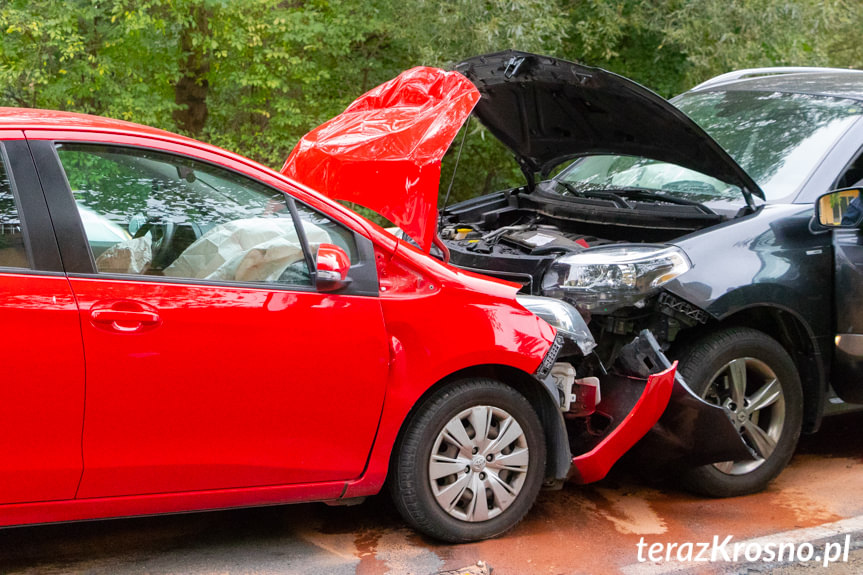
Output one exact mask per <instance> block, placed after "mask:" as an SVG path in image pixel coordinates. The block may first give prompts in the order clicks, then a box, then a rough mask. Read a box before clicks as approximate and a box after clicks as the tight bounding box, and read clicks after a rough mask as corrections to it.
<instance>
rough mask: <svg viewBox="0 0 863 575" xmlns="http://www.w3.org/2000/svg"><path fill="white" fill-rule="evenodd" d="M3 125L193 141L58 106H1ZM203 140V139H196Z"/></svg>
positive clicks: (3, 127)
mask: <svg viewBox="0 0 863 575" xmlns="http://www.w3.org/2000/svg"><path fill="white" fill-rule="evenodd" d="M0 129H6V130H85V131H100V132H105V131H107V132H114V133H124V134H135V135H144V136H155V137H158V138H163V139H164V138H169V139H172V140H185V141H187V142H194V140H191V139H189V138H186V137H184V136H180V135H178V134H174V133H171V132H167V131H165V130H160V129H158V128H151V127H150V126H144V125H141V124H135V123H133V122H126V121H123V120H115V119H113V118H105V117H102V116H91V115H89V114H78V113H75V112H61V111H58V110H41V109H38V108H3V107H0ZM196 143H197V144H200V142H196Z"/></svg>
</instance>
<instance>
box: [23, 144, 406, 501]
mask: <svg viewBox="0 0 863 575" xmlns="http://www.w3.org/2000/svg"><path fill="white" fill-rule="evenodd" d="M28 136H29V137H31V138H33V137H39V138H45V139H40V141H38V142H32V147H33V150H34V157H35V159H36V163H37V166H38V168H39V171H40V176H42V177H43V183H44V184H45V186H46V196H47V198H48V203H49V207H50V210H51V215H52V217H54V218H55V223H58V226H59V227H60V228H62V230H63V231H62V232H58V236H59V237H60V247H61V252H62V254H63V257H64V261H67V262H70V263H68V264H67V267H68V266H72V267H71V269H69V274H68V275H69V281H70V283H71V285H72V289H73V291H74V294H75V297H76V298H77V300H78V305H79V307H80V312H81V326H82V332H83V340H84V347H85V350H86V361H87V378H86V381H87V404H86V420H85V423H84V439H83V451H84V474H83V479H82V482H81V487H80V490H79V492H78V497H79V498H81V497H104V496H112V495H130V494H145V493H166V492H178V491H194V490H210V489H225V488H237V487H249V486H263V485H281V484H297V483H309V482H322V481H333V480H345V479H351V478H354V477H358V476H359V475H360V474H361V473H362V471H363V468H364V466H365V463H366V460H367V457H368V453H369V451H370V448H371V445H372V442H373V439H374V435H375V431H376V429H377V423H378V419H379V416H380V411H381V406H382V404H383V398H384V391H385V382H386V374H387V365H388V349H389V348H388V341H387V339H386V334H385V329H384V324H383V318H382V314H381V309H380V304H379V300H378V298H377V297H376V281H374V282H366V284H363V282H359V283H354V284H351V287H350V289H349V290H347V293H345V292H339V293H319V292H318V291H316V289H315V287H314V282H313V271H314V270H313V262H312V259H311V257H310V253H309V249H310V246H311V249H314V245H315V244H317V243H323V242H327V243H341V244H343V245H344V246H345V248H346V250H347V251H348V253H349V254H350V257H351V261H352V263H353V264H354V267H353V268H352V270H353V269H355V268H357V266H359V268H362V269H364V270H366V271H367V270H368V269H369V265H368V264H369V262H368V261H366V260H368V259H372V260H373V250H372V249H371V244H370V242H369V241H368V240H367V239H366V238H364V237H362V236H361V235H359V234H356V233H355V232H353V231H351V230H350V229H348V228H347V227H345V226H344V225H342V224H340V223H339V222H336V221H334V220H333V219H332V218H330V217H328V216H327V215H326V214H323V213H321V212H317V211H315V210H313V209H311V208H310V207H308V206H304V205H302V204H301V203H298V202H294V201H293V200H292V199H289V198H288V197H287V196H286V195H285V194H284V193H283V192H282V191H279V190H278V189H275V188H274V187H271V186H270V185H266V184H263V183H261V182H260V181H257V180H255V179H253V178H250V177H249V176H248V172H249V171H250V170H252V169H251V168H248V167H247V166H245V165H244V164H241V163H240V162H238V161H235V160H232V159H230V158H227V157H224V156H218V155H216V154H214V153H212V152H206V153H205V152H203V151H200V150H194V149H191V148H185V147H183V146H178V145H168V144H165V143H161V142H156V141H150V140H149V139H144V138H134V137H125V138H119V139H120V140H121V143H122V145H118V144H105V145H103V144H100V143H97V142H95V141H94V140H96V139H98V138H99V137H98V136H95V135H92V136H89V139H90V141H82V140H86V139H87V137H86V136H80V138H81V139H79V140H78V141H70V139H68V138H67V139H65V140H64V141H62V142H56V141H51V140H50V139H48V137H50V135H48V134H42V135H37V134H33V135H31V134H29V133H28ZM114 139H115V140H116V139H118V138H114ZM190 153H194V154H195V155H196V156H197V158H192V157H190V156H189V154H190ZM242 171H245V172H247V173H246V174H243V173H241V172H242ZM46 182H47V183H46ZM49 188H50V192H49V191H48V189H49ZM370 254H371V256H370ZM371 266H372V267H371V269H374V268H373V262H372V264H371ZM357 276H358V277H360V276H363V277H366V279H368V274H367V273H366V274H365V275H363V274H359V273H358V274H357ZM372 284H373V285H374V289H372Z"/></svg>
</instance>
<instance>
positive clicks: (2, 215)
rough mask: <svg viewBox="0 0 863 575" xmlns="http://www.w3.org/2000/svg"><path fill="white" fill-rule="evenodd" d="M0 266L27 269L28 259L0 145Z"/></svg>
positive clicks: (16, 205) (10, 182) (16, 204)
mask: <svg viewBox="0 0 863 575" xmlns="http://www.w3.org/2000/svg"><path fill="white" fill-rule="evenodd" d="M0 267H6V268H25V269H29V268H30V267H31V266H30V261H29V259H28V257H27V248H26V246H25V244H24V234H22V233H21V218H20V216H19V209H18V202H17V201H16V199H15V194H14V190H13V185H12V180H11V178H10V177H9V172H8V171H7V169H6V161H5V157H4V154H3V149H2V147H0Z"/></svg>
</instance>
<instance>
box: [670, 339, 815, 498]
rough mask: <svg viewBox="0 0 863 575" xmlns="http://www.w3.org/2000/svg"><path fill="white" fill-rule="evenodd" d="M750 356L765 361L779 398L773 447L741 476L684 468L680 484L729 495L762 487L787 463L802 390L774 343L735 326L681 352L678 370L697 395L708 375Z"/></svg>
mask: <svg viewBox="0 0 863 575" xmlns="http://www.w3.org/2000/svg"><path fill="white" fill-rule="evenodd" d="M744 357H751V358H754V359H758V360H760V361H762V362H764V363H765V364H767V365H768V366H769V367H770V369H772V370H773V373H774V374H775V375H776V377H777V379H778V380H779V383H780V385H781V387H782V392H783V395H784V398H785V423H784V428H783V430H782V434H781V435H780V437H779V440H778V441H777V443H776V448H775V449H774V451H773V453H772V454H771V455H770V457H769V458H768V459H767V460H766V461H765V462H764V463H762V464H761V465H760V466H759V467H758V468H756V469H754V470H752V471H751V472H749V473H746V474H743V475H729V474H726V473H723V472H722V471H720V470H719V469H717V468H716V467H714V466H713V465H704V466H700V467H696V468H693V469H688V470H685V471H684V473H683V476H682V481H683V484H684V485H685V486H686V487H687V488H689V489H690V490H692V491H695V492H697V493H700V494H702V495H708V496H712V497H731V496H736V495H745V494H749V493H754V492H757V491H761V490H763V489H764V488H765V487H766V486H767V484H768V483H769V482H770V481H771V480H772V479H773V478H775V477H776V476H777V475H778V474H779V473H780V472H781V471H782V469H784V468H785V466H786V465H787V464H788V462H789V461H790V459H791V456H792V455H793V454H794V449H795V447H796V446H797V440H798V439H799V437H800V430H801V427H802V423H803V391H802V388H801V384H800V377H799V375H798V373H797V368H796V366H795V364H794V361H793V360H792V359H791V356H789V355H788V352H787V351H785V348H783V347H782V346H781V345H780V344H779V342H777V341H776V340H774V339H773V338H771V337H770V336H768V335H767V334H765V333H763V332H760V331H758V330H755V329H751V328H745V327H736V328H729V329H725V330H722V331H719V332H715V333H713V334H711V335H708V336H706V337H704V338H701V339H699V340H696V341H695V342H693V343H692V344H690V345H688V346H687V347H686V348H684V349H683V350H681V353H680V355H679V359H680V374H681V375H682V376H683V378H684V380H685V381H686V382H687V384H688V385H689V386H690V388H691V389H692V391H693V392H694V393H695V394H696V395H698V396H703V394H704V392H705V391H706V389H707V387H708V386H709V385H710V383H711V381H710V378H711V377H712V376H713V375H714V374H715V373H716V372H717V371H718V370H719V369H720V368H721V367H722V366H724V365H725V364H727V363H728V362H730V361H731V360H733V359H737V358H744Z"/></svg>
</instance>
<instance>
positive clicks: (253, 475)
mask: <svg viewBox="0 0 863 575" xmlns="http://www.w3.org/2000/svg"><path fill="white" fill-rule="evenodd" d="M467 111H468V112H469V111H470V110H469V108H468V110H467ZM459 123H460V122H459ZM459 123H455V124H453V125H455V129H456V130H457V129H458V125H459ZM454 134H455V132H454V131H453V130H448V129H438V130H435V131H434V135H433V136H434V137H438V136H440V138H441V141H443V140H447V138H448V141H446V142H445V144H446V145H448V144H449V141H451V139H452V136H454ZM445 147H446V146H444V149H445ZM438 160H439V159H438ZM438 167H439V164H438ZM376 169H377V168H376ZM384 169H385V168H381V170H384ZM430 177H431V178H432V179H433V183H432V184H431V185H433V186H436V185H437V179H435V178H436V176H435V174H432V175H431V176H430ZM384 179H385V178H384ZM349 184H350V182H345V185H349ZM0 202H2V203H0V218H2V220H0V223H2V226H0V291H2V297H0V321H2V325H3V326H4V329H5V330H6V331H5V333H6V336H5V338H4V340H3V345H2V347H0V355H2V364H3V366H4V373H5V375H4V377H3V382H2V383H0V453H2V459H0V525H3V526H11V525H21V524H30V523H43V522H55V521H70V520H80V519H91V518H104V517H118V516H129V515H143V514H155V513H169V512H178V511H189V510H203V509H217V508H226V507H237V506H254V505H269V504H278V503H291V502H301V501H330V502H349V501H353V500H356V499H357V498H362V497H364V496H367V495H372V494H375V493H377V492H378V491H379V490H380V489H381V488H382V486H383V485H384V483H385V480H389V485H390V487H391V491H392V493H393V495H394V499H395V501H396V504H397V506H398V508H399V509H400V510H401V511H402V513H403V514H404V516H405V518H406V519H407V520H408V522H410V523H411V524H412V525H414V526H415V527H416V528H417V529H419V530H421V531H422V532H424V533H427V534H430V535H432V536H435V537H439V538H442V539H445V540H450V541H469V540H476V539H480V538H484V537H490V536H493V535H496V534H498V533H501V532H503V531H505V530H506V529H508V528H510V527H511V526H512V525H514V524H515V523H516V522H518V521H519V520H520V519H521V518H522V517H523V516H524V515H525V513H526V512H527V511H528V509H529V508H530V506H531V505H532V503H533V501H534V498H535V496H536V494H537V492H538V490H539V489H540V487H541V486H542V485H543V484H545V485H547V486H560V485H561V483H562V482H563V481H564V480H565V479H567V478H574V479H575V480H580V481H592V480H596V479H599V478H601V477H602V476H604V474H605V473H606V472H607V471H608V469H609V468H610V466H611V465H612V464H613V463H614V462H615V461H616V460H617V458H618V457H620V456H621V455H622V454H623V453H624V452H625V451H627V450H628V449H629V448H630V447H631V446H632V445H633V444H634V443H635V442H636V441H637V440H638V439H639V438H641V437H642V436H643V435H644V434H645V433H646V432H647V431H648V429H650V428H651V427H652V426H653V425H654V424H655V423H656V422H657V420H658V419H659V417H660V415H661V414H662V413H663V411H664V410H665V409H666V405H667V404H668V402H669V397H670V396H671V395H672V391H673V389H672V388H679V385H675V384H674V383H673V380H674V370H673V368H671V367H670V366H668V365H667V364H665V363H664V357H662V356H661V354H659V353H657V350H656V348H655V346H654V347H651V346H650V341H649V340H650V338H649V336H644V337H642V338H640V339H639V340H637V341H636V342H634V343H633V344H632V353H631V354H630V357H631V359H632V360H633V361H632V362H631V364H630V365H622V366H618V367H617V368H616V371H615V372H612V373H610V374H608V375H605V373H604V372H605V369H604V368H602V366H600V365H598V362H596V361H594V360H593V359H592V357H593V356H592V354H591V349H592V347H593V345H594V343H593V339H592V338H591V336H590V333H589V331H588V330H587V328H586V326H585V325H584V322H583V320H582V319H581V317H580V316H579V315H578V313H577V312H576V311H575V310H574V308H572V307H570V306H569V305H568V304H565V303H563V302H560V301H556V300H551V299H547V298H526V299H521V298H519V299H518V300H517V298H516V295H515V294H516V291H517V289H518V286H516V285H515V284H509V283H506V282H502V281H498V280H493V279H489V278H484V277H482V276H478V275H474V274H470V273H467V272H463V271H459V270H456V269H454V268H452V267H449V266H448V265H446V264H444V263H442V262H440V261H438V260H437V259H435V258H433V257H430V256H429V255H427V254H426V253H423V252H422V251H421V250H418V249H416V248H414V247H412V246H411V245H409V244H408V243H405V242H403V241H401V240H398V239H396V238H395V237H393V236H392V235H390V234H389V233H387V232H385V231H384V230H382V229H381V228H379V227H377V226H375V225H374V224H371V223H370V222H369V221H367V220H365V219H364V218H362V217H360V216H358V215H356V214H355V213H353V212H352V211H350V210H348V209H346V208H344V207H342V206H341V205H339V204H337V203H335V202H334V201H331V200H329V199H327V198H325V197H323V196H321V195H319V194H318V193H316V192H314V191H312V190H310V189H308V188H306V187H304V186H303V185H300V184H298V183H296V182H295V181H293V180H291V179H289V178H287V177H285V176H283V175H281V174H278V173H275V172H273V171H271V170H269V169H267V168H265V167H262V166H260V165H257V164H255V163H254V162H251V161H249V160H247V159H244V158H242V157H239V156H237V155H235V154H231V153H228V152H225V151H224V150H220V149H218V148H215V147H213V146H209V145H206V144H203V143H200V142H197V141H194V140H190V139H188V138H184V137H181V136H177V135H174V134H170V133H167V132H163V131H160V130H156V129H152V128H147V127H143V126H138V125H134V124H130V123H126V122H121V121H117V120H110V119H105V118H97V117H92V116H85V115H78V114H71V113H62V112H52V111H42V110H24V109H8V108H7V109H0ZM397 211H398V209H397V208H396V207H392V213H396V212H397ZM531 310H533V311H531ZM534 312H536V313H534ZM537 314H538V315H537ZM539 316H542V318H543V319H541V318H540V317H539ZM623 355H626V354H623ZM645 358H647V359H645ZM564 360H565V361H564ZM639 362H640V363H639ZM646 366H649V367H646ZM649 371H652V372H661V373H658V374H657V375H653V376H650V377H647V375H648V372H649ZM594 376H599V377H598V378H597V377H594ZM600 390H601V392H600ZM616 390H620V391H616ZM624 391H625V392H624ZM600 393H601V394H602V396H601V397H600ZM601 399H602V401H600V400H601ZM597 404H598V405H599V407H597ZM722 417H724V416H722ZM726 423H728V422H727V421H726ZM729 425H730V424H729ZM732 431H733V428H732ZM733 435H734V436H735V437H736V433H734V434H733ZM573 454H576V457H574V458H573ZM736 456H737V458H739V454H736ZM714 460H715V459H714Z"/></svg>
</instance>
